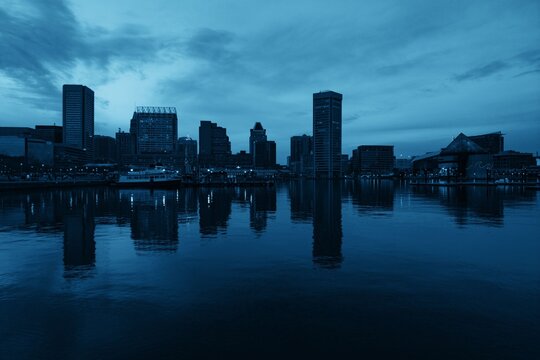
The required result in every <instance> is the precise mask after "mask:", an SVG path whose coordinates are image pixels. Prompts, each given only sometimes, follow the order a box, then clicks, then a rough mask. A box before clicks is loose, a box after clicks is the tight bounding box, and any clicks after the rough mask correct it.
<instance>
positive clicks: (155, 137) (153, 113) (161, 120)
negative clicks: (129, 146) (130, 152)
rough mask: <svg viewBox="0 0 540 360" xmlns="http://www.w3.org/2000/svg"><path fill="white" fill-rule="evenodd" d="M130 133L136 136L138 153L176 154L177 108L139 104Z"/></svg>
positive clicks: (136, 152) (132, 120) (136, 150)
mask: <svg viewBox="0 0 540 360" xmlns="http://www.w3.org/2000/svg"><path fill="white" fill-rule="evenodd" d="M130 133H131V134H132V136H134V140H135V154H137V155H143V154H174V153H175V151H176V141H177V139H178V117H177V114H176V108H174V107H159V106H137V108H136V110H135V112H134V113H133V118H132V119H131V128H130Z"/></svg>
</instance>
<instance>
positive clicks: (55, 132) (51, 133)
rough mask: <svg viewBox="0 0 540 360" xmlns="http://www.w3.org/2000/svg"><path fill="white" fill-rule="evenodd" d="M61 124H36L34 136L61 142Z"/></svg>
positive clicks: (62, 130)
mask: <svg viewBox="0 0 540 360" xmlns="http://www.w3.org/2000/svg"><path fill="white" fill-rule="evenodd" d="M63 132H64V129H63V128H62V126H56V125H36V127H35V134H36V137H37V138H39V139H42V140H46V141H50V142H53V143H55V144H61V143H62V142H63Z"/></svg>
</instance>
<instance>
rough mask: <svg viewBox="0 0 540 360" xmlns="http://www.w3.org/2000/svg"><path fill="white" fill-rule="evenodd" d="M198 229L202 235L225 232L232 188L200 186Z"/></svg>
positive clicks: (231, 198) (229, 213)
mask: <svg viewBox="0 0 540 360" xmlns="http://www.w3.org/2000/svg"><path fill="white" fill-rule="evenodd" d="M198 191H199V229H200V230H199V231H200V233H201V235H202V237H209V236H210V237H211V236H215V235H217V234H218V232H219V233H223V232H225V230H226V229H227V222H228V221H229V218H230V216H231V205H232V201H233V198H234V189H231V188H200V189H199V190H198Z"/></svg>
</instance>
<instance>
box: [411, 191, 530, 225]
mask: <svg viewBox="0 0 540 360" xmlns="http://www.w3.org/2000/svg"><path fill="white" fill-rule="evenodd" d="M412 192H413V194H414V196H415V197H421V198H424V199H429V200H430V201H432V202H436V203H438V204H439V205H440V206H442V207H443V208H444V209H445V210H446V211H447V212H448V214H449V215H450V216H451V217H452V218H453V219H454V221H455V222H456V223H457V224H458V225H460V226H466V225H468V224H471V223H481V224H484V225H488V226H495V227H501V226H503V220H504V207H505V205H507V206H508V205H511V204H514V203H519V202H530V201H534V199H535V193H534V192H532V191H527V190H525V189H523V188H499V187H449V188H447V187H420V188H413V189H412Z"/></svg>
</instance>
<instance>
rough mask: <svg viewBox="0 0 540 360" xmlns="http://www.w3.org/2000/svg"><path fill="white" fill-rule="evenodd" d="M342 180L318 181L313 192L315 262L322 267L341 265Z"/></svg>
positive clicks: (330, 267) (331, 267)
mask: <svg viewBox="0 0 540 360" xmlns="http://www.w3.org/2000/svg"><path fill="white" fill-rule="evenodd" d="M342 238H343V230H342V224H341V182H340V181H330V180H329V181H316V182H315V185H314V192H313V262H314V263H315V264H316V265H318V266H320V267H322V268H328V269H333V268H338V267H340V266H341V263H342V261H343V256H342V254H341V242H342Z"/></svg>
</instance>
